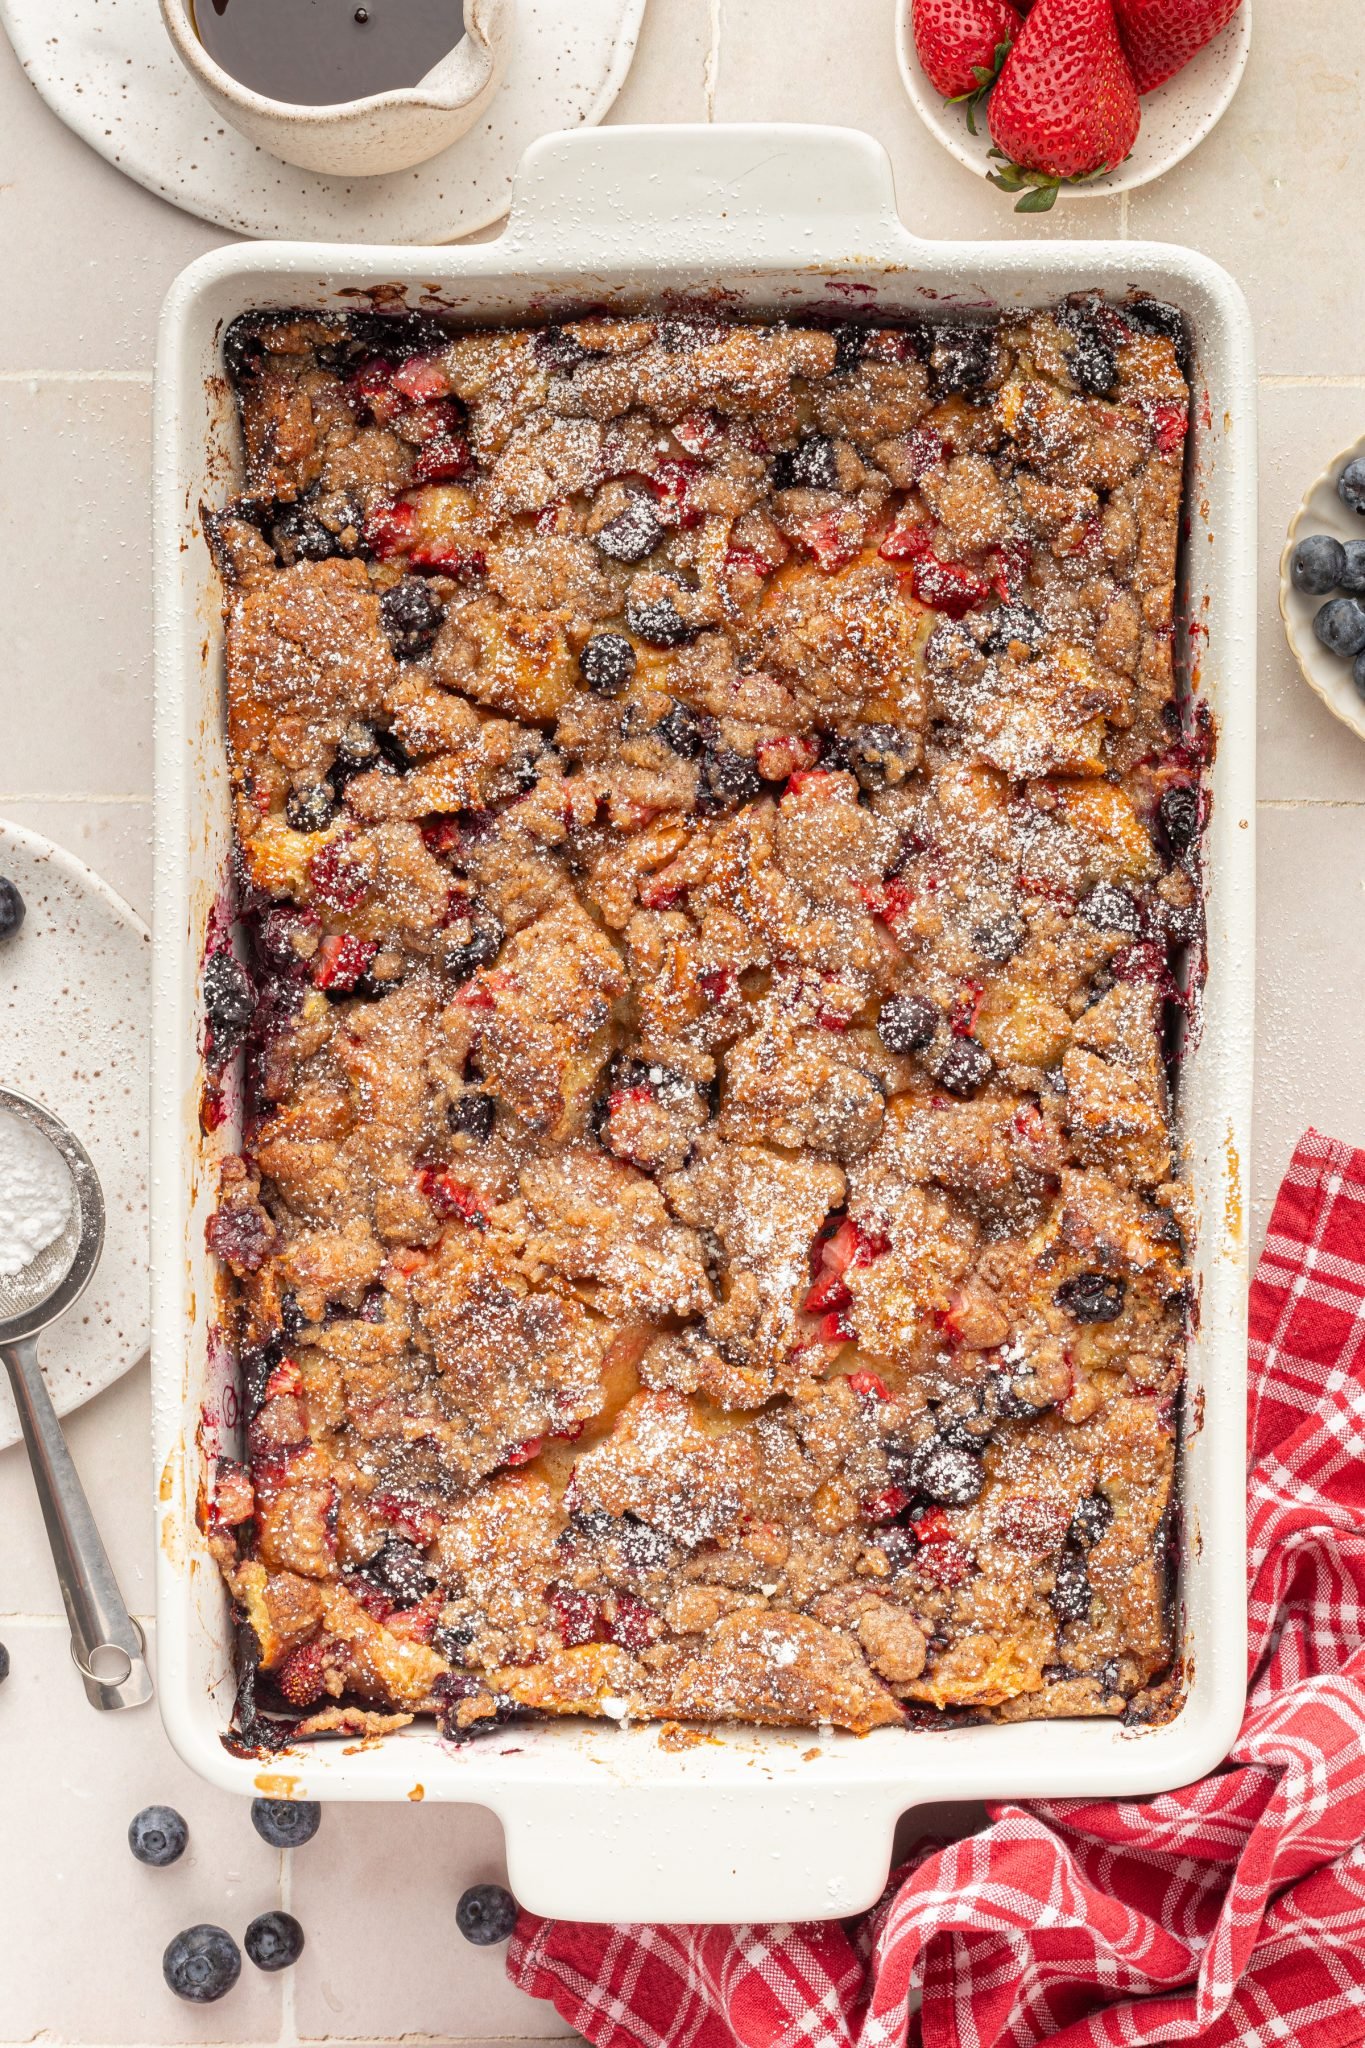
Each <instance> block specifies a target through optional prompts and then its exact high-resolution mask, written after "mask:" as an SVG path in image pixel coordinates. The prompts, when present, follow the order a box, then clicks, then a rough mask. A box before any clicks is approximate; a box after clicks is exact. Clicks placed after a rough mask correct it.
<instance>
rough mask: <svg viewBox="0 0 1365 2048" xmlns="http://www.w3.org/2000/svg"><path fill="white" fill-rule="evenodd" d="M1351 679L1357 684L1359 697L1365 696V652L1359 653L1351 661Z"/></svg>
mask: <svg viewBox="0 0 1365 2048" xmlns="http://www.w3.org/2000/svg"><path fill="white" fill-rule="evenodd" d="M1351 681H1352V682H1353V683H1354V684H1355V686H1356V695H1357V697H1361V698H1365V653H1361V654H1358V655H1357V656H1356V658H1355V660H1354V661H1353V662H1352V663H1351Z"/></svg>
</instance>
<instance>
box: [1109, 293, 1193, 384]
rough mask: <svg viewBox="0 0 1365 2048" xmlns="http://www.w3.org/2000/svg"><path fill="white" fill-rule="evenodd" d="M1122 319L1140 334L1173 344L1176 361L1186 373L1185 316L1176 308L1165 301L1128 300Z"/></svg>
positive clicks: (1187, 347)
mask: <svg viewBox="0 0 1365 2048" xmlns="http://www.w3.org/2000/svg"><path fill="white" fill-rule="evenodd" d="M1123 317H1124V319H1125V320H1126V321H1127V322H1128V325H1129V326H1130V327H1136V328H1137V330H1138V332H1139V333H1140V334H1157V335H1162V336H1164V337H1165V339H1166V340H1167V341H1169V342H1173V343H1174V344H1175V354H1176V361H1177V362H1178V363H1179V365H1180V367H1181V369H1182V370H1185V371H1188V369H1189V340H1188V337H1187V335H1186V332H1185V315H1184V314H1183V313H1182V312H1181V310H1180V308H1179V307H1178V306H1171V305H1168V304H1167V302H1166V300H1165V299H1130V300H1129V301H1128V303H1127V304H1126V305H1125V306H1124V308H1123Z"/></svg>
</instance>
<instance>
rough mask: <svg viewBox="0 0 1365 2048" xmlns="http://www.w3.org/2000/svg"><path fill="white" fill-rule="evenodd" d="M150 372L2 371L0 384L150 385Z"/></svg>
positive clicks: (0, 371) (0, 372)
mask: <svg viewBox="0 0 1365 2048" xmlns="http://www.w3.org/2000/svg"><path fill="white" fill-rule="evenodd" d="M151 381H152V373H151V371H150V370H0V384H150V383H151Z"/></svg>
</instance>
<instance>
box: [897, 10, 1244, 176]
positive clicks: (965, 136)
mask: <svg viewBox="0 0 1365 2048" xmlns="http://www.w3.org/2000/svg"><path fill="white" fill-rule="evenodd" d="M1250 52H1251V0H1242V4H1241V6H1240V7H1239V8H1238V10H1237V12H1236V14H1234V16H1233V17H1232V20H1231V21H1230V22H1229V23H1228V25H1227V27H1226V28H1225V29H1224V30H1223V32H1222V34H1221V35H1218V36H1215V37H1214V39H1213V41H1212V42H1211V43H1207V44H1206V45H1205V47H1204V48H1203V49H1202V50H1201V51H1200V52H1199V54H1198V56H1197V57H1193V58H1191V60H1190V62H1189V63H1188V64H1187V65H1186V66H1185V68H1184V70H1183V71H1177V73H1176V75H1175V77H1174V78H1170V79H1168V80H1167V81H1166V83H1165V85H1163V86H1159V87H1158V88H1157V90H1156V91H1155V92H1149V93H1147V94H1145V95H1144V97H1143V101H1142V126H1141V128H1140V129H1139V131H1138V139H1137V141H1136V142H1135V143H1134V144H1133V147H1132V151H1131V152H1130V154H1129V155H1128V156H1127V157H1126V158H1125V159H1124V161H1123V162H1122V163H1121V164H1120V165H1119V167H1118V169H1117V170H1116V171H1111V172H1110V173H1109V175H1108V176H1107V177H1105V178H1095V179H1093V180H1091V181H1089V182H1087V183H1086V184H1084V185H1064V186H1063V187H1062V191H1061V194H1060V196H1059V198H1058V201H1057V204H1058V205H1059V206H1061V205H1063V204H1064V203H1065V202H1067V201H1069V200H1072V199H1108V198H1111V197H1112V196H1113V194H1114V193H1115V192H1131V191H1132V190H1133V189H1134V188H1135V187H1136V186H1138V185H1147V184H1150V183H1151V181H1152V179H1153V178H1159V177H1161V176H1162V174H1163V173H1164V172H1166V171H1169V170H1171V169H1172V168H1173V167H1174V165H1176V164H1178V163H1179V162H1180V161H1181V159H1182V158H1183V157H1187V156H1188V155H1189V153H1190V151H1191V150H1192V149H1195V148H1197V147H1198V145H1199V144H1200V143H1201V142H1202V141H1203V140H1204V137H1205V136H1206V135H1207V134H1208V133H1209V132H1210V130H1211V129H1213V128H1215V127H1216V126H1217V124H1218V122H1219V121H1220V120H1221V119H1222V117H1223V115H1224V113H1225V112H1226V111H1227V109H1228V107H1229V105H1230V104H1231V101H1232V96H1233V94H1234V93H1235V92H1236V90H1237V88H1238V86H1239V85H1240V84H1241V82H1242V73H1243V71H1245V69H1246V61H1247V57H1248V56H1249V55H1250ZM896 56H897V60H898V62H899V64H900V73H901V80H902V82H903V84H904V86H905V90H906V92H907V94H908V95H909V98H910V104H911V106H912V107H913V108H914V109H915V112H916V113H917V114H918V115H919V117H920V119H921V121H923V123H924V125H925V127H926V128H928V129H929V130H930V131H931V132H932V133H933V134H934V135H936V136H937V137H938V139H939V141H940V142H941V143H942V144H943V147H944V148H945V149H946V150H948V151H949V152H950V153H951V154H952V155H953V156H955V157H956V158H957V160H958V162H959V163H960V164H965V165H966V166H967V169H968V170H969V171H978V172H979V173H980V174H981V176H982V177H985V176H986V175H987V174H988V173H989V172H990V171H992V170H995V169H997V168H998V166H997V165H996V164H995V163H994V162H993V160H992V158H991V138H990V135H989V134H988V133H987V129H986V117H985V111H984V109H983V110H982V111H981V112H979V113H978V115H977V120H976V126H977V133H976V134H975V135H973V134H972V132H971V130H970V129H969V128H968V126H967V116H966V111H965V109H964V108H962V107H960V106H953V105H952V104H951V103H949V102H948V101H946V100H943V99H941V98H940V97H939V95H938V93H936V92H935V91H934V88H933V86H932V85H930V83H929V80H928V79H927V78H926V77H925V75H924V71H923V69H922V67H921V65H920V61H919V58H918V56H917V55H916V53H915V39H914V37H913V35H912V34H911V32H910V0H896ZM1000 204H1001V206H1003V207H1008V206H1012V205H1013V204H1014V201H1013V199H1012V198H1010V197H1009V195H1008V194H1006V193H1004V192H1002V193H1001V194H1000Z"/></svg>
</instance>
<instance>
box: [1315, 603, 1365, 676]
mask: <svg viewBox="0 0 1365 2048" xmlns="http://www.w3.org/2000/svg"><path fill="white" fill-rule="evenodd" d="M1313 631H1314V632H1315V633H1316V634H1317V636H1318V638H1319V640H1321V642H1322V644H1323V646H1324V647H1325V648H1326V649H1327V651H1328V653H1329V654H1339V655H1341V657H1342V658H1343V660H1345V661H1350V660H1351V658H1352V656H1354V655H1357V654H1359V652H1360V650H1361V648H1362V647H1365V606H1361V605H1360V604H1358V603H1357V602H1356V600H1355V598H1353V597H1330V598H1328V600H1327V602H1326V604H1324V605H1321V606H1320V607H1319V608H1318V610H1317V611H1316V612H1315V613H1314V615H1313Z"/></svg>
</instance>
